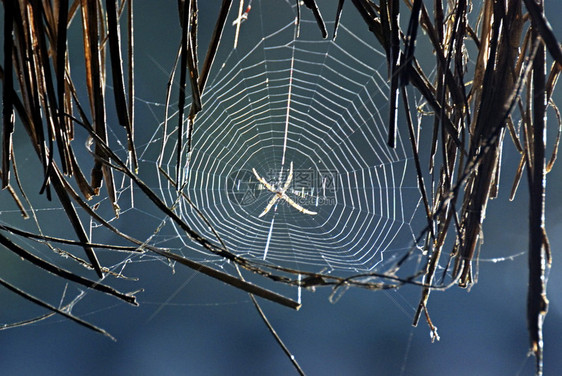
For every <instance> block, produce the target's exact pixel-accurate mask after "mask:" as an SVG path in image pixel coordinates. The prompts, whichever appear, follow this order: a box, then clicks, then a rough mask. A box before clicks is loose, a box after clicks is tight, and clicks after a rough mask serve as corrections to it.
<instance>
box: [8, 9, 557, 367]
mask: <svg viewBox="0 0 562 376" xmlns="http://www.w3.org/2000/svg"><path fill="white" fill-rule="evenodd" d="M210 3H211V2H200V4H199V5H200V9H199V12H200V21H199V25H200V38H201V39H200V49H201V50H202V51H204V48H205V46H206V44H207V41H208V40H209V39H210V34H211V32H212V27H213V25H214V20H215V18H216V15H217V12H218V5H217V4H210ZM217 3H218V2H217ZM319 3H320V7H321V10H323V11H324V17H325V18H327V19H331V17H333V15H334V14H335V8H336V2H328V1H323V2H322V1H321V2H319ZM176 6H177V5H176V2H174V1H167V2H136V4H135V7H136V8H135V9H136V13H135V27H136V29H135V33H136V58H135V64H136V80H137V81H136V90H137V91H136V96H137V97H138V98H139V103H142V102H151V103H156V104H163V103H164V101H165V89H166V83H167V80H168V74H169V70H170V69H171V67H172V64H173V59H174V58H175V54H176V49H177V47H178V44H179V30H180V28H179V23H178V19H177V9H176ZM285 7H286V6H285ZM236 8H237V4H236V6H233V9H231V15H230V18H229V20H230V19H233V18H235V17H233V14H234V11H235V10H236ZM282 8H283V7H280V9H282ZM303 11H307V10H305V9H304V8H303ZM561 11H562V5H560V4H559V3H555V2H552V4H550V3H549V4H547V16H548V15H556V14H560V12H561ZM344 13H346V17H350V18H351V17H356V16H357V15H356V10H355V9H354V8H353V6H352V4H350V3H349V2H348V4H346V6H345V7H344ZM250 17H252V13H250ZM280 17H281V14H280ZM75 21H76V20H75ZM550 21H551V22H552V23H553V25H552V26H553V28H554V29H555V31H556V34H557V35H559V36H561V38H562V23H560V21H559V20H558V19H557V18H556V17H552V18H551V19H550ZM358 22H362V21H360V20H359V21H358ZM403 22H406V21H404V20H403ZM228 25H229V26H228V27H227V29H226V31H225V32H227V33H231V32H233V29H234V28H232V27H230V22H229V23H228ZM242 30H243V33H242V34H241V41H242V42H243V41H244V39H243V38H244V32H249V31H248V30H244V28H242ZM200 56H203V52H201V54H200ZM428 59H431V56H430V55H429V54H428ZM428 61H429V60H428ZM220 63H221V62H220V61H217V62H216V64H215V66H218V65H219V64H220ZM561 99H562V98H561V96H560V90H557V92H556V94H555V101H556V102H557V103H562V101H561ZM154 108H155V106H143V105H142V104H140V105H138V106H137V113H136V123H137V132H138V137H139V139H146V138H148V137H149V136H150V135H152V134H153V133H154V131H155V129H156V128H157V127H158V125H159V124H160V123H161V121H162V120H163V119H162V118H158V116H157V115H155V114H154V113H153V112H151V111H150V109H154ZM550 124H554V123H553V122H551V123H550ZM552 134H553V135H555V132H553V133H552ZM552 140H553V137H551V139H550V142H549V146H550V148H551V147H552ZM506 145H510V142H509V141H507V142H506ZM549 150H550V149H549ZM503 158H504V160H503V164H504V170H503V176H502V181H501V189H500V195H499V198H497V199H495V200H492V201H491V202H490V203H489V205H488V206H489V208H488V213H487V216H486V221H485V224H484V244H483V246H482V251H481V254H480V257H481V260H480V262H479V264H478V265H477V270H478V283H477V284H476V285H475V286H474V287H473V288H472V289H471V290H470V291H466V290H461V289H459V288H456V287H454V288H451V289H449V290H447V291H444V292H437V291H436V292H433V293H432V295H431V297H430V300H429V310H430V313H431V318H432V321H433V323H434V324H435V325H436V326H437V327H438V332H439V335H440V338H441V340H440V341H437V342H434V343H432V341H431V338H430V334H429V329H428V327H427V324H426V323H425V322H423V321H421V322H420V324H419V325H418V327H416V328H414V327H412V326H411V323H412V320H413V316H414V312H415V308H416V306H417V303H418V300H419V295H420V291H419V289H418V288H415V287H412V286H406V287H403V288H401V289H400V290H399V291H385V292H369V291H362V290H359V289H351V290H349V291H347V292H346V293H345V294H344V295H343V296H342V297H341V299H339V301H338V302H337V303H335V304H332V303H330V302H329V299H328V296H329V293H330V291H328V290H322V289H318V290H317V291H316V292H311V291H303V296H302V301H303V307H302V308H301V309H300V310H299V311H298V312H295V311H291V310H289V309H287V308H284V307H279V306H277V305H274V304H272V303H269V302H265V301H264V302H263V303H262V304H263V308H264V310H265V313H266V314H267V316H268V317H269V319H270V321H271V323H272V324H273V326H274V327H275V328H276V330H277V332H278V334H279V335H280V336H281V338H282V339H283V340H284V341H285V343H286V345H287V346H288V347H289V349H290V350H291V351H292V353H293V355H294V356H295V358H296V359H297V360H298V361H299V363H300V364H301V366H302V367H303V369H304V370H305V372H307V373H308V374H311V375H342V374H347V375H373V374H377V375H420V374H432V375H450V374H455V375H474V374H480V375H531V374H533V372H534V358H532V357H528V349H529V346H528V334H527V325H526V316H525V315H526V313H525V311H526V294H527V289H526V286H527V276H528V273H527V255H526V251H527V242H528V237H527V197H526V195H527V191H526V181H525V177H524V178H523V181H522V184H521V187H520V191H519V192H518V195H517V197H516V199H515V201H514V202H510V201H509V200H508V194H509V189H510V188H511V183H512V179H513V176H514V173H515V170H516V168H517V163H518V155H516V154H515V152H514V150H513V148H512V147H511V145H510V146H509V147H506V151H505V152H504V157H503ZM25 162H26V161H25V160H24V161H22V164H23V165H24V166H25ZM561 182H562V169H561V167H560V163H559V162H558V163H557V164H556V165H555V166H554V169H553V171H552V172H551V173H550V175H549V176H548V185H547V231H548V235H549V238H550V243H551V247H552V252H553V265H552V270H551V273H550V276H549V283H548V297H549V300H550V307H549V313H548V315H547V317H546V321H545V325H544V333H545V355H544V359H545V374H555V373H556V370H559V369H562V359H561V358H560V356H559V354H560V353H562V342H561V341H559V338H562V288H561V286H562V266H561V263H560V259H559V258H560V252H559V249H560V246H562V205H561V204H562V201H561V199H560V197H559V194H558V193H559V192H560V191H561V190H562V186H561V185H562V184H561ZM0 214H1V215H2V216H1V218H2V221H5V222H8V221H9V215H10V214H9V213H8V212H7V211H6V212H5V211H3V212H0ZM55 225H56V224H55ZM140 225H141V224H136V223H135V226H140ZM3 253H5V252H3ZM0 257H1V260H0V262H2V265H3V268H2V273H1V274H2V278H4V279H6V280H9V281H11V282H12V283H14V284H16V285H18V286H19V287H21V288H28V289H29V290H31V291H32V292H33V293H34V294H36V295H38V296H41V297H43V298H45V299H47V300H48V301H50V302H52V303H53V304H55V305H56V302H57V299H60V300H62V299H63V298H65V297H66V295H65V294H67V293H68V295H69V296H70V295H72V296H74V295H76V294H77V290H76V287H73V286H66V285H65V284H64V283H61V282H55V283H53V282H52V279H49V280H48V281H49V282H48V283H43V282H41V281H39V282H38V281H37V279H36V274H37V273H32V272H33V269H32V268H31V267H26V266H24V265H23V263H21V262H19V260H17V259H16V258H15V257H13V256H11V255H5V254H3V255H2V256H0ZM107 257H110V256H109V255H107V254H102V259H104V260H107ZM502 258H505V259H504V261H501V262H495V261H497V260H499V259H502ZM135 261H139V262H134V263H132V264H131V265H127V275H129V276H133V277H139V278H140V282H137V283H136V284H135V285H133V286H136V288H140V287H142V288H143V289H144V292H142V293H139V294H137V296H138V300H139V303H140V307H136V308H135V307H131V306H128V305H126V304H125V303H121V302H117V301H116V300H115V299H110V298H106V297H102V296H98V295H97V294H93V293H87V294H86V295H87V296H86V297H85V298H84V299H83V300H82V301H80V302H78V304H76V306H75V307H74V309H73V313H75V314H76V315H78V316H80V317H81V318H84V319H86V320H89V321H91V322H93V323H95V324H96V325H99V326H101V327H103V328H104V329H106V330H108V331H109V332H110V333H111V334H112V335H113V336H114V337H116V338H117V342H112V341H111V340H109V339H108V338H106V337H103V336H101V335H99V334H96V333H94V332H92V331H89V330H86V329H84V328H82V327H79V326H78V325H76V324H75V323H73V322H70V321H68V320H66V319H63V318H60V317H54V318H51V319H49V320H46V321H42V322H39V323H36V324H31V325H28V326H24V327H20V328H16V329H11V330H5V331H2V332H0V346H1V348H2V349H3V350H2V352H0V364H2V369H3V374H5V375H30V374H40V375H94V374H110V375H153V374H160V375H175V374H189V375H191V374H193V375H199V374H205V375H219V374H244V375H251V374H267V375H286V374H294V373H295V371H294V369H293V368H292V366H291V364H290V362H289V360H288V359H287V358H286V356H285V355H284V354H283V352H282V351H281V349H280V348H279V346H278V345H277V344H276V343H275V341H274V339H273V338H272V336H271V335H270V334H269V332H268V331H267V329H266V327H265V326H264V325H263V323H262V321H261V319H260V317H259V316H258V314H257V313H256V311H255V309H254V307H253V305H252V303H251V301H250V299H249V298H248V296H247V295H246V294H244V293H242V292H240V291H238V290H235V289H234V288H232V287H230V286H226V285H224V284H223V283H220V282H217V281H215V280H213V279H210V278H208V277H205V276H203V275H200V274H197V273H194V272H193V271H191V270H187V269H185V268H183V267H175V269H174V270H173V271H174V272H172V269H171V268H170V267H169V266H168V265H167V264H166V263H165V262H161V261H155V260H154V259H152V258H147V259H146V260H145V261H146V262H142V261H143V259H136V260H135ZM475 266H476V265H475ZM57 283H58V284H57ZM129 286H131V285H129ZM0 299H2V302H3V303H2V307H3V309H2V310H1V313H0V322H2V323H10V322H14V321H18V320H23V319H26V318H30V317H33V315H34V314H41V313H43V311H41V310H40V309H38V308H36V307H33V306H32V305H31V304H30V303H27V302H24V301H23V300H21V299H20V298H17V297H14V296H13V295H12V294H10V293H8V292H6V291H4V290H2V291H0Z"/></svg>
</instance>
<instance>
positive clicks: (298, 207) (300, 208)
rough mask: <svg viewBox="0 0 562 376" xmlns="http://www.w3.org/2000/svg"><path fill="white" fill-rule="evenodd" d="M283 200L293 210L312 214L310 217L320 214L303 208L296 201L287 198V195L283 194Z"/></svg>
mask: <svg viewBox="0 0 562 376" xmlns="http://www.w3.org/2000/svg"><path fill="white" fill-rule="evenodd" d="M281 198H282V199H283V200H285V201H287V202H288V203H289V205H291V206H292V207H293V208H295V209H297V210H298V211H300V212H301V213H304V214H310V215H316V214H318V213H317V212H313V211H311V210H308V209H305V208H303V207H302V206H300V205H299V204H297V203H296V202H295V201H293V199H292V198H290V197H289V196H287V195H286V194H285V193H283V195H282V196H281Z"/></svg>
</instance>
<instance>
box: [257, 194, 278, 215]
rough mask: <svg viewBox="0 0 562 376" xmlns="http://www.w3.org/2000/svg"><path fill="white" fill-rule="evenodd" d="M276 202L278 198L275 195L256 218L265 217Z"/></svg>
mask: <svg viewBox="0 0 562 376" xmlns="http://www.w3.org/2000/svg"><path fill="white" fill-rule="evenodd" d="M277 200H279V196H278V195H277V194H276V195H275V196H273V197H272V198H271V200H269V204H267V206H266V207H265V209H263V211H262V212H261V214H260V215H259V216H258V218H261V217H263V216H264V215H266V214H267V213H268V212H269V211H270V210H271V208H272V207H273V205H275V203H276V202H277Z"/></svg>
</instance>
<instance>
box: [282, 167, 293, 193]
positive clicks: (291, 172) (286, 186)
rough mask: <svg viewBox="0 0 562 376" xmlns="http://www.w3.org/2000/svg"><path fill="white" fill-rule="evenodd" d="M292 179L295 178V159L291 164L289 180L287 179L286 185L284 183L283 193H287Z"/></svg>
mask: <svg viewBox="0 0 562 376" xmlns="http://www.w3.org/2000/svg"><path fill="white" fill-rule="evenodd" d="M292 180H293V161H291V165H290V167H289V175H288V176H287V181H285V185H283V189H282V190H281V193H285V192H286V191H287V189H289V186H290V185H291V181H292Z"/></svg>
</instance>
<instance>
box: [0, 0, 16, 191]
mask: <svg viewBox="0 0 562 376" xmlns="http://www.w3.org/2000/svg"><path fill="white" fill-rule="evenodd" d="M14 12H15V9H14V7H13V2H12V1H7V2H6V3H5V4H4V67H5V69H6V70H5V71H4V72H2V73H3V74H2V82H3V88H2V106H3V107H2V188H6V187H7V186H8V184H9V182H10V156H11V155H12V134H13V132H14V121H15V119H14V105H13V102H12V100H13V97H12V96H13V93H14V82H13V75H12V71H13V66H12V59H13V49H14V39H13V27H14Z"/></svg>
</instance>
